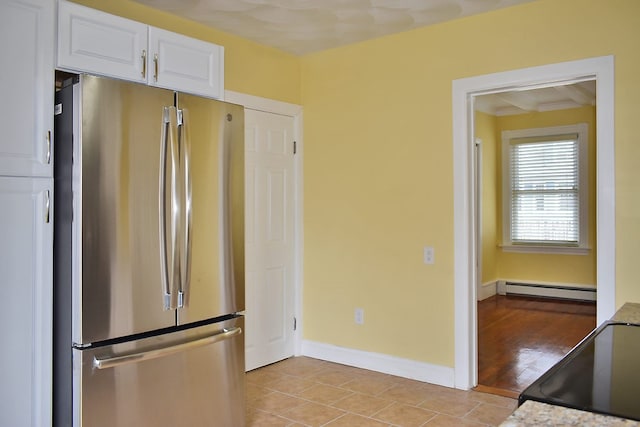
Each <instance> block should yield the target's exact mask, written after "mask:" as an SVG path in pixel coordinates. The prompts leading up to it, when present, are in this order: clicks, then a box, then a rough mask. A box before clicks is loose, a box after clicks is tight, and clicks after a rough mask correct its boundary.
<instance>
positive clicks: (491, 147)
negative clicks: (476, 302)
mask: <svg viewBox="0 0 640 427" xmlns="http://www.w3.org/2000/svg"><path fill="white" fill-rule="evenodd" d="M474 126H475V129H474V131H475V136H476V138H480V139H481V140H482V143H481V144H480V145H481V151H482V201H481V203H482V214H481V220H482V226H481V228H480V230H481V239H482V255H481V257H482V280H481V283H489V282H495V281H496V280H498V279H500V276H498V265H497V256H498V246H497V245H498V216H497V215H498V211H499V209H500V207H499V206H498V188H499V186H500V181H498V168H499V165H500V163H498V162H499V160H498V151H500V150H499V147H500V131H499V130H498V129H497V126H496V117H495V116H491V115H489V114H485V113H481V112H476V113H475V118H474Z"/></svg>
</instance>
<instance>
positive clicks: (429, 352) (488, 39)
mask: <svg viewBox="0 0 640 427" xmlns="http://www.w3.org/2000/svg"><path fill="white" fill-rule="evenodd" d="M638 40H640V1H637V0H608V1H602V0H537V1H534V2H530V3H526V4H523V5H520V6H514V7H510V8H506V9H502V10H499V11H496V12H492V13H485V14H482V15H478V16H474V17H469V18H464V19H459V20H456V21H452V22H449V23H444V24H440V25H435V26H432V27H428V28H423V29H418V30H414V31H410V32H406V33H402V34H398V35H393V36H387V37H384V38H380V39H377V40H373V41H369V42H364V43H360V44H357V45H351V46H346V47H343V48H338V49H333V50H329V51H325V52H320V53H317V54H312V55H308V56H305V57H303V58H302V88H303V91H302V103H303V106H304V115H305V117H304V119H305V123H304V126H305V135H304V137H305V158H304V174H305V176H304V239H305V249H304V306H303V310H304V338H305V339H308V340H313V341H319V342H325V343H330V344H334V345H338V346H346V347H350V348H357V349H361V350H368V351H374V352H379V353H385V354H389V355H392V356H398V357H403V358H408V359H414V360H417V361H424V362H428V363H433V364H436V365H444V366H453V360H454V345H453V336H454V306H455V301H454V297H453V295H454V291H453V288H454V286H453V249H454V248H453V236H454V235H453V194H452V192H453V190H452V189H453V159H452V102H451V84H452V83H451V82H452V80H454V79H459V78H463V77H470V76H476V75H480V74H486V73H494V72H499V71H505V70H513V69H519V68H524V67H531V66H536V65H542V64H549V63H557V62H562V61H569V60H576V59H583V58H587V57H595V56H602V55H615V79H616V86H615V87H616V89H615V109H616V110H615V115H616V116H615V138H616V139H615V153H616V154H615V155H616V229H617V231H616V233H617V234H616V277H617V288H616V304H617V305H618V306H619V305H621V304H622V303H623V302H624V301H628V300H635V301H640V285H638V284H637V283H638V281H637V278H638V276H639V273H640V263H638V261H637V255H638V253H640V197H638V194H639V192H640V189H639V184H638V183H639V182H640V172H639V171H640V168H638V164H640V144H638V143H637V142H638V138H637V133H638V131H637V127H636V126H635V125H636V123H637V122H638V117H640V106H639V104H638V102H637V100H638V99H640V83H639V76H640V49H638ZM425 245H431V246H433V247H434V248H435V264H434V265H425V264H423V263H422V248H423V246H425ZM601 255H602V256H607V255H608V254H601ZM355 307H362V308H364V310H365V324H364V325H361V326H358V325H355V324H354V322H353V310H354V308H355Z"/></svg>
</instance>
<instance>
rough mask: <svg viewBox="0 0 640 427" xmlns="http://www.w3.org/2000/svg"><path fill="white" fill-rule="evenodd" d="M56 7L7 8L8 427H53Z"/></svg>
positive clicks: (44, 0)
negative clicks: (53, 207)
mask: <svg viewBox="0 0 640 427" xmlns="http://www.w3.org/2000/svg"><path fill="white" fill-rule="evenodd" d="M54 6H55V0H2V1H0V55H2V58H3V63H2V65H3V67H2V78H1V79H0V91H1V92H2V95H3V97H2V102H0V129H2V132H0V293H1V294H2V295H3V297H4V301H5V303H4V304H3V305H2V310H0V337H2V351H0V425H1V426H19V427H23V426H24V427H40V426H47V425H49V426H50V425H51V392H52V387H51V383H52V371H51V366H52V363H51V345H52V305H53V296H52V291H53V285H52V282H53V273H52V260H53V224H52V218H51V216H50V215H51V212H52V211H51V207H52V205H51V202H52V197H53V194H52V189H53V180H52V172H53V167H52V165H53V141H52V135H53V134H52V131H53V98H54V68H53V67H54V40H55V26H54V23H55V14H54V10H55V8H54ZM47 207H48V209H47ZM47 211H48V213H47Z"/></svg>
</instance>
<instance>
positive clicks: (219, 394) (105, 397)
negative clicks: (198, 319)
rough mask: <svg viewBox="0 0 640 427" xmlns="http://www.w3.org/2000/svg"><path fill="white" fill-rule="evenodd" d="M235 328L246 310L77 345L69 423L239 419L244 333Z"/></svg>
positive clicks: (109, 426) (93, 425) (225, 422)
mask: <svg viewBox="0 0 640 427" xmlns="http://www.w3.org/2000/svg"><path fill="white" fill-rule="evenodd" d="M238 328H239V330H242V329H243V328H244V318H243V317H237V318H234V319H230V320H227V321H224V322H220V323H216V324H211V325H207V326H202V327H198V328H193V329H188V330H184V331H179V332H174V333H171V334H166V335H160V336H155V337H152V338H146V339H142V340H139V341H130V342H127V343H122V344H116V345H113V346H105V347H100V348H96V349H90V350H77V349H76V350H74V361H73V363H74V381H75V384H74V386H75V387H74V391H75V392H76V395H75V396H74V398H75V399H76V401H77V402H78V403H80V402H81V405H75V407H76V408H78V409H77V412H76V413H75V414H74V417H75V418H76V419H75V422H74V425H78V426H80V425H81V426H82V427H103V426H104V427H113V426H154V427H164V426H167V427H169V426H171V427H175V426H190V427H205V426H206V427H210V426H220V427H226V426H228V427H236V426H242V425H244V423H245V403H244V402H245V390H244V378H245V376H244V335H243V334H242V333H238ZM229 335H230V336H229ZM225 336H229V337H228V338H225ZM140 354H141V356H139V355H140Z"/></svg>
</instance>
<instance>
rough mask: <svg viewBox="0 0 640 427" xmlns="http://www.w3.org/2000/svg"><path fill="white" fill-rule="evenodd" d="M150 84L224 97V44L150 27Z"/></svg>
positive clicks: (219, 97) (212, 96)
mask: <svg viewBox="0 0 640 427" xmlns="http://www.w3.org/2000/svg"><path fill="white" fill-rule="evenodd" d="M149 52H150V54H151V56H150V57H149V59H150V61H151V62H152V63H153V67H152V68H153V69H152V70H150V73H149V84H152V85H155V86H159V87H163V88H167V89H178V90H181V91H184V92H189V93H195V94H200V95H204V96H208V97H211V98H218V99H221V98H222V95H223V88H224V63H223V58H224V48H223V47H222V46H218V45H215V44H213V43H207V42H204V41H202V40H197V39H192V38H191V37H186V36H183V35H181V34H176V33H172V32H170V31H165V30H161V29H159V28H154V27H149Z"/></svg>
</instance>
